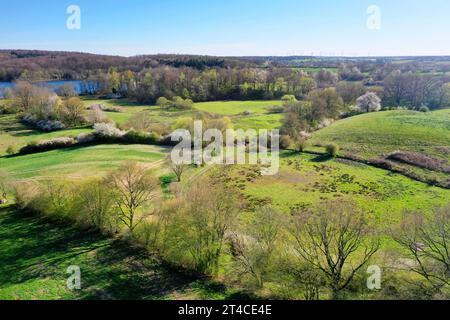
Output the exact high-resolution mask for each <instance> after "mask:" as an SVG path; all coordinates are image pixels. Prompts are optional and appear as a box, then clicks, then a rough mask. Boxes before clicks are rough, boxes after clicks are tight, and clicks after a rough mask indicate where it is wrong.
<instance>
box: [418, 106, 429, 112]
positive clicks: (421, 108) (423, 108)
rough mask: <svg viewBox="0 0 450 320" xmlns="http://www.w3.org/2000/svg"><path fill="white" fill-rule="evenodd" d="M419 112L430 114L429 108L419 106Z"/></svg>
mask: <svg viewBox="0 0 450 320" xmlns="http://www.w3.org/2000/svg"><path fill="white" fill-rule="evenodd" d="M419 111H420V112H430V108H428V107H427V106H421V107H420V109H419Z"/></svg>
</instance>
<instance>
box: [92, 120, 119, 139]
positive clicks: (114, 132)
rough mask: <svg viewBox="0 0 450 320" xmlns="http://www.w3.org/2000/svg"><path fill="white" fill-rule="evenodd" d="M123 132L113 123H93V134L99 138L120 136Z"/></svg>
mask: <svg viewBox="0 0 450 320" xmlns="http://www.w3.org/2000/svg"><path fill="white" fill-rule="evenodd" d="M124 134H125V132H124V131H122V130H120V129H118V128H117V127H116V125H115V124H114V123H96V124H94V135H96V136H98V137H101V138H120V137H122V136H123V135H124Z"/></svg>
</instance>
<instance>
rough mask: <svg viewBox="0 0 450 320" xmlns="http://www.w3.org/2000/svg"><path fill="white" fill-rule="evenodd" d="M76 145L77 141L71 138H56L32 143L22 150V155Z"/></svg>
mask: <svg viewBox="0 0 450 320" xmlns="http://www.w3.org/2000/svg"><path fill="white" fill-rule="evenodd" d="M75 144H76V140H75V139H74V138H70V137H62V138H55V139H51V140H44V141H40V142H30V143H28V144H27V145H26V146H24V147H22V148H21V149H20V151H19V152H20V153H21V154H30V153H37V152H45V151H50V150H56V149H61V148H67V147H72V146H74V145H75Z"/></svg>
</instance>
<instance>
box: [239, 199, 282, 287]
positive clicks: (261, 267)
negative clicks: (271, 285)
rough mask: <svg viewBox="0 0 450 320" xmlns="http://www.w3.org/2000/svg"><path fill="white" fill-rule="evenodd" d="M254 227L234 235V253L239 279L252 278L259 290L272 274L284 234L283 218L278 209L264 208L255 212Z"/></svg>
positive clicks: (252, 225)
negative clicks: (278, 247)
mask: <svg viewBox="0 0 450 320" xmlns="http://www.w3.org/2000/svg"><path fill="white" fill-rule="evenodd" d="M255 215H256V217H255V219H254V220H253V221H252V222H251V224H250V225H249V226H248V227H247V228H245V229H246V230H243V231H244V232H245V231H246V233H245V234H244V233H242V232H241V231H237V232H234V234H233V237H232V241H231V252H232V255H233V257H234V260H235V265H236V269H238V273H239V276H244V275H250V276H251V277H252V278H253V279H254V280H255V281H256V284H257V286H258V287H259V288H262V287H263V286H264V282H265V280H266V278H267V276H268V274H269V269H270V265H271V264H272V262H273V261H272V258H273V255H274V252H275V249H276V244H277V240H278V239H279V237H280V233H281V219H280V214H279V213H278V211H277V210H275V209H274V208H271V207H265V208H262V209H260V210H259V211H257V212H256V213H255Z"/></svg>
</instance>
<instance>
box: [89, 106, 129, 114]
mask: <svg viewBox="0 0 450 320" xmlns="http://www.w3.org/2000/svg"><path fill="white" fill-rule="evenodd" d="M88 109H89V110H100V111H104V112H123V111H122V108H120V107H108V106H105V105H103V104H93V105H91V106H90V107H89V108H88Z"/></svg>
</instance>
